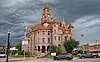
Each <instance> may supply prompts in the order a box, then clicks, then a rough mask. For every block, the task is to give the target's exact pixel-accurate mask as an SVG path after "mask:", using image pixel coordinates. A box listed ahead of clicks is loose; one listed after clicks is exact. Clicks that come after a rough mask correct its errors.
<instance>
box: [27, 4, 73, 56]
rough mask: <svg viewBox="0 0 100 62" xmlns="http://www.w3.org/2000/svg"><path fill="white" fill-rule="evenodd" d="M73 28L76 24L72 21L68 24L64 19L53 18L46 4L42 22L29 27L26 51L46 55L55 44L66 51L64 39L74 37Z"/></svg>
mask: <svg viewBox="0 0 100 62" xmlns="http://www.w3.org/2000/svg"><path fill="white" fill-rule="evenodd" d="M73 29H74V26H73V25H72V23H71V22H70V23H69V24H68V25H66V21H65V20H64V19H62V20H61V21H58V20H57V19H56V18H54V19H53V17H52V12H51V9H50V7H49V5H48V4H46V5H45V6H44V8H43V12H42V17H41V22H40V24H36V25H35V26H29V28H28V34H27V39H28V45H27V46H26V51H29V52H30V53H31V54H33V53H36V54H38V55H41V54H43V55H44V54H47V53H48V49H49V47H50V45H52V44H54V45H57V46H60V47H61V49H62V52H64V51H65V49H64V46H63V44H64V41H65V40H68V39H71V38H73Z"/></svg>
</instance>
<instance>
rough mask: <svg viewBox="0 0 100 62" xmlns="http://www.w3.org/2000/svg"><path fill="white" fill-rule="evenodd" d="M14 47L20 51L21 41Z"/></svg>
mask: <svg viewBox="0 0 100 62" xmlns="http://www.w3.org/2000/svg"><path fill="white" fill-rule="evenodd" d="M16 48H17V49H18V51H21V50H22V43H21V42H19V43H18V44H17V45H16Z"/></svg>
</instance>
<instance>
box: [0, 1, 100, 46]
mask: <svg viewBox="0 0 100 62" xmlns="http://www.w3.org/2000/svg"><path fill="white" fill-rule="evenodd" d="M46 3H48V4H49V6H50V8H51V11H52V16H53V18H54V17H56V18H57V19H58V20H62V19H63V18H64V19H65V20H66V23H67V26H68V24H69V23H70V22H72V23H73V25H74V38H75V39H76V40H77V41H79V42H80V44H87V43H89V44H95V43H100V0H0V43H1V44H5V43H7V30H8V29H9V28H10V29H11V38H10V43H11V44H12V45H16V44H17V43H18V42H20V41H21V40H22V39H23V38H24V36H25V32H26V31H27V30H26V29H25V27H26V26H29V25H33V26H34V25H35V24H38V23H40V22H41V15H42V10H43V7H44V5H45V4H46Z"/></svg>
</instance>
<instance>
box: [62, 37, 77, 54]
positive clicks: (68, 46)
mask: <svg viewBox="0 0 100 62" xmlns="http://www.w3.org/2000/svg"><path fill="white" fill-rule="evenodd" d="M78 45H79V41H76V40H75V39H70V40H65V41H64V47H65V50H66V52H68V53H72V51H73V49H74V48H76V47H77V46H78Z"/></svg>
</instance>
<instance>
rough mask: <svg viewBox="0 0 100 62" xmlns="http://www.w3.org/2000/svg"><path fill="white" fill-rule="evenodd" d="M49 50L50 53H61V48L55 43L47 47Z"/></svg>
mask: <svg viewBox="0 0 100 62" xmlns="http://www.w3.org/2000/svg"><path fill="white" fill-rule="evenodd" d="M49 52H50V53H56V54H60V53H61V49H60V47H59V46H57V45H51V46H50V47H49Z"/></svg>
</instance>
